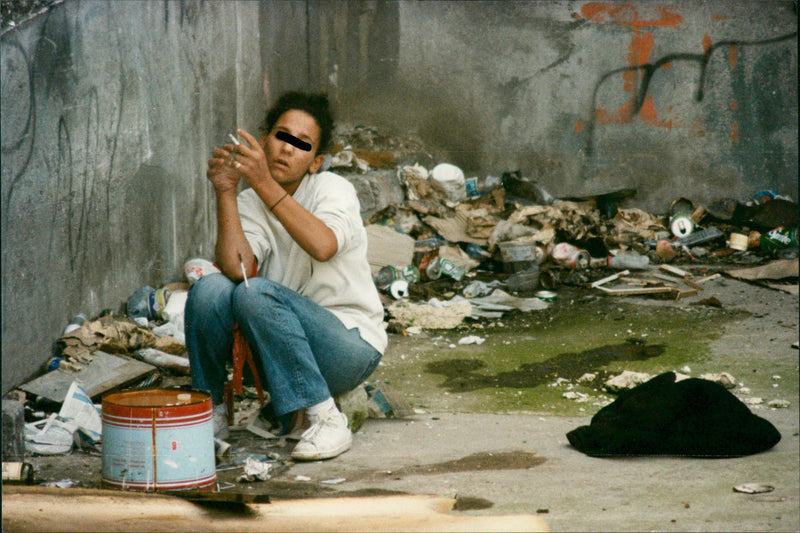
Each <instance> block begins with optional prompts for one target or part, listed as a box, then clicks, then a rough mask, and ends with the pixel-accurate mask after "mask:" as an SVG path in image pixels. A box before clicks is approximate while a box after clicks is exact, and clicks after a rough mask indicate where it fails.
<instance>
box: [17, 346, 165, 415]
mask: <svg viewBox="0 0 800 533" xmlns="http://www.w3.org/2000/svg"><path fill="white" fill-rule="evenodd" d="M156 370H157V369H156V367H154V366H153V365H149V364H147V363H143V362H141V361H137V360H136V359H132V358H130V357H124V356H121V355H113V354H110V353H105V352H99V351H98V352H94V354H93V359H92V362H91V363H89V364H88V365H86V366H85V367H84V369H83V370H81V371H80V372H65V371H64V370H61V369H58V368H57V369H55V370H52V371H50V372H48V373H47V374H45V375H43V376H40V377H38V378H36V379H34V380H33V381H29V382H28V383H25V384H24V385H21V386H19V387H18V388H19V389H21V390H23V391H25V392H28V393H30V394H35V395H37V396H41V397H44V398H47V399H48V400H52V401H54V402H58V403H63V402H64V399H65V398H66V397H67V391H69V387H70V385H72V382H73V381H75V380H80V381H81V383H83V386H84V387H85V388H86V392H88V393H89V396H90V397H92V398H94V397H96V396H99V395H101V394H102V393H104V392H107V391H110V390H112V389H114V388H117V387H122V386H125V385H129V384H132V383H134V382H136V381H139V380H142V379H144V378H145V377H147V376H149V375H150V374H153V373H155V372H156Z"/></svg>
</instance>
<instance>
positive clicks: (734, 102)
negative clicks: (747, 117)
mask: <svg viewBox="0 0 800 533" xmlns="http://www.w3.org/2000/svg"><path fill="white" fill-rule="evenodd" d="M737 109H739V104H738V103H737V102H736V100H734V101H733V102H731V111H736V110H737Z"/></svg>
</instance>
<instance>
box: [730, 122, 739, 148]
mask: <svg viewBox="0 0 800 533" xmlns="http://www.w3.org/2000/svg"><path fill="white" fill-rule="evenodd" d="M738 140H739V123H738V122H736V121H734V122H733V124H731V142H732V143H735V142H737V141H738Z"/></svg>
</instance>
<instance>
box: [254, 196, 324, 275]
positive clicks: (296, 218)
mask: <svg viewBox="0 0 800 533" xmlns="http://www.w3.org/2000/svg"><path fill="white" fill-rule="evenodd" d="M254 189H255V190H256V193H257V194H258V195H259V196H260V197H261V199H262V201H263V202H264V203H265V204H266V205H267V207H270V208H271V211H272V214H273V215H275V216H276V217H277V218H278V220H280V222H281V224H282V225H283V227H284V228H285V229H286V231H287V232H288V233H289V235H291V236H292V238H293V239H294V241H295V242H296V243H297V244H298V245H299V246H300V247H301V248H302V249H303V250H305V252H306V253H308V255H310V256H311V257H313V258H314V259H316V260H317V261H327V260H328V259H330V258H331V257H333V256H334V254H335V253H336V251H337V249H338V244H337V242H336V235H334V233H333V231H332V230H331V229H330V228H329V227H328V226H326V225H325V223H324V222H322V221H321V220H320V219H318V218H317V217H315V216H314V215H313V214H312V213H310V212H309V211H308V210H306V209H305V208H304V207H303V206H301V205H300V204H299V203H297V202H296V201H295V199H294V198H293V197H292V195H291V194H286V191H284V190H283V188H281V187H280V186H278V187H277V190H276V189H274V188H271V187H269V186H265V187H263V188H262V187H255V188H254Z"/></svg>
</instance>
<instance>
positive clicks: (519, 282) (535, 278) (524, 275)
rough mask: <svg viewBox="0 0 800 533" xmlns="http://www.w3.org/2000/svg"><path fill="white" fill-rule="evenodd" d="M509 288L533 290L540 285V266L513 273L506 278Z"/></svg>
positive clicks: (516, 290)
mask: <svg viewBox="0 0 800 533" xmlns="http://www.w3.org/2000/svg"><path fill="white" fill-rule="evenodd" d="M506 285H508V288H509V289H510V290H512V291H514V292H520V291H532V290H534V289H536V287H538V286H539V266H538V265H534V266H532V267H531V268H529V269H527V270H523V271H521V272H517V273H516V274H511V275H510V276H509V277H508V279H507V280H506Z"/></svg>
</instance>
